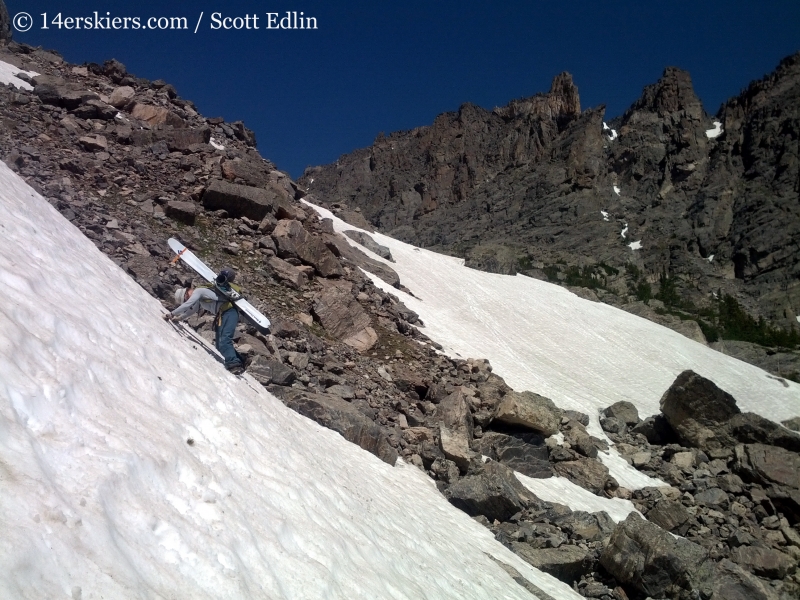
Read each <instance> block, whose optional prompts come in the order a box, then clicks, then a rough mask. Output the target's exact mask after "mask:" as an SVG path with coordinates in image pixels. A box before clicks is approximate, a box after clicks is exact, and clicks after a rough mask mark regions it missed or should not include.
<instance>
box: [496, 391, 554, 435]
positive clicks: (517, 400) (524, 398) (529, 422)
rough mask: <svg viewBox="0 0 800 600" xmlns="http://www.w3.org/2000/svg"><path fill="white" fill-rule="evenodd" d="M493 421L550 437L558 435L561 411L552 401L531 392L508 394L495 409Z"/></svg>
mask: <svg viewBox="0 0 800 600" xmlns="http://www.w3.org/2000/svg"><path fill="white" fill-rule="evenodd" d="M494 419H495V421H498V422H500V423H504V424H507V425H522V426H523V427H527V428H529V429H531V430H533V431H537V432H540V433H542V434H543V435H545V436H550V435H553V434H555V433H558V426H559V423H560V421H561V411H560V410H559V409H558V408H557V407H556V405H555V404H553V401H552V400H550V399H549V398H545V397H544V396H540V395H539V394H534V393H533V392H522V393H518V392H509V393H507V394H506V395H505V396H503V398H502V400H501V401H500V404H499V406H498V407H497V414H496V415H495V417H494Z"/></svg>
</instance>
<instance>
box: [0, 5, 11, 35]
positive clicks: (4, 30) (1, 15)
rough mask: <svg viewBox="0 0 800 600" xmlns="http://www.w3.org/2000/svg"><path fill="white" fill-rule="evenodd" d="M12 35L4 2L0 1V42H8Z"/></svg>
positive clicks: (9, 19)
mask: <svg viewBox="0 0 800 600" xmlns="http://www.w3.org/2000/svg"><path fill="white" fill-rule="evenodd" d="M12 35H13V34H12V30H11V17H9V16H8V9H7V8H6V5H5V2H3V1H2V0H0V42H5V43H8V42H10V41H11V38H12Z"/></svg>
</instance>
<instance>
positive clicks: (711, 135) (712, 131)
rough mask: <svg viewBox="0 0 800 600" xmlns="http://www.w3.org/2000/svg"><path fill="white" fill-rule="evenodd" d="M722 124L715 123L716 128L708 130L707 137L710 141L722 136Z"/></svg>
mask: <svg viewBox="0 0 800 600" xmlns="http://www.w3.org/2000/svg"><path fill="white" fill-rule="evenodd" d="M722 131H723V129H722V123H720V122H719V121H714V127H713V128H712V129H706V137H707V138H708V139H710V140H713V139H714V138H715V137H719V135H720V134H722Z"/></svg>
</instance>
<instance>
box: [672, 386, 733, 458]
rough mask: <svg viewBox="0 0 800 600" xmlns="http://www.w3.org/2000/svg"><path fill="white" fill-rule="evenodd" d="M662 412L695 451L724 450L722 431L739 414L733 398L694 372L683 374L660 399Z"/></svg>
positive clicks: (686, 443) (682, 439)
mask: <svg viewBox="0 0 800 600" xmlns="http://www.w3.org/2000/svg"><path fill="white" fill-rule="evenodd" d="M660 406H661V412H662V413H663V414H664V416H665V417H666V419H667V421H668V422H669V424H670V426H671V427H672V429H673V430H675V432H676V433H677V434H678V436H679V437H680V439H681V441H682V442H683V443H684V444H685V445H688V446H692V447H695V448H701V449H704V450H707V449H716V448H720V447H723V446H724V445H726V444H725V441H726V440H725V439H723V440H721V439H720V437H719V436H720V430H721V429H722V428H723V427H724V425H725V424H726V423H727V422H728V421H729V420H730V419H731V418H732V417H733V416H734V415H737V414H739V413H740V410H739V408H738V407H737V406H736V400H734V399H733V396H731V395H730V394H728V393H727V392H724V391H723V390H721V389H719V388H718V387H717V386H716V385H715V384H714V382H713V381H710V380H709V379H706V378H705V377H701V376H700V375H698V374H697V373H695V372H694V371H684V372H683V373H681V374H680V375H679V376H678V378H677V379H676V380H675V382H674V383H673V384H672V385H671V386H670V387H669V389H668V390H667V391H666V392H664V395H663V396H662V397H661V402H660Z"/></svg>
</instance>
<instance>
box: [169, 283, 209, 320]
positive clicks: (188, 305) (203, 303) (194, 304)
mask: <svg viewBox="0 0 800 600" xmlns="http://www.w3.org/2000/svg"><path fill="white" fill-rule="evenodd" d="M220 304H221V302H220V301H219V298H217V295H216V294H215V293H214V292H213V291H212V290H210V289H208V288H195V290H194V291H193V292H192V295H191V296H190V297H189V299H188V300H187V301H186V302H184V303H183V304H181V305H180V306H179V307H178V308H176V309H175V310H173V311H172V313H171V314H172V316H173V317H175V318H176V319H177V320H178V321H185V320H186V319H188V318H189V317H191V316H192V315H196V314H197V313H199V312H200V311H201V310H207V311H208V312H210V313H211V314H212V315H215V314H217V309H218V308H219V307H220Z"/></svg>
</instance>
